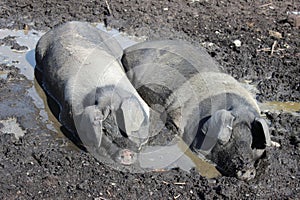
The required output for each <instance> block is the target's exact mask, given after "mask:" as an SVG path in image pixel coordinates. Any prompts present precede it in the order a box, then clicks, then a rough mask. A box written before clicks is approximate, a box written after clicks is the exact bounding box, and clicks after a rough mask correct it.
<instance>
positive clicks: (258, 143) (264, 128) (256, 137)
mask: <svg viewBox="0 0 300 200" xmlns="http://www.w3.org/2000/svg"><path fill="white" fill-rule="evenodd" d="M251 132H252V138H253V140H252V145H251V147H252V149H265V148H266V146H270V145H271V138H270V132H269V127H268V125H267V122H266V121H265V120H264V119H262V118H255V120H254V121H253V123H252V125H251Z"/></svg>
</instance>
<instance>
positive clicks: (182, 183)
mask: <svg viewBox="0 0 300 200" xmlns="http://www.w3.org/2000/svg"><path fill="white" fill-rule="evenodd" d="M174 185H186V183H184V182H178V183H174Z"/></svg>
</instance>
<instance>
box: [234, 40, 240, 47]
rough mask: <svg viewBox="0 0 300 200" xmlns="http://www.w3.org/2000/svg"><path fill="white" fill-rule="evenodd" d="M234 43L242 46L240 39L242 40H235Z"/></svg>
mask: <svg viewBox="0 0 300 200" xmlns="http://www.w3.org/2000/svg"><path fill="white" fill-rule="evenodd" d="M233 44H234V45H235V46H236V47H240V46H242V42H241V41H240V40H238V39H237V40H234V41H233Z"/></svg>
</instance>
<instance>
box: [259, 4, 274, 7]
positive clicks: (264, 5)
mask: <svg viewBox="0 0 300 200" xmlns="http://www.w3.org/2000/svg"><path fill="white" fill-rule="evenodd" d="M272 4H273V3H266V4H263V5H260V6H259V7H260V8H263V7H266V6H270V5H272Z"/></svg>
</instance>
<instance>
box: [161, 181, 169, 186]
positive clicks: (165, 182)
mask: <svg viewBox="0 0 300 200" xmlns="http://www.w3.org/2000/svg"><path fill="white" fill-rule="evenodd" d="M162 182H163V183H164V184H166V185H169V184H170V183H168V182H167V181H162Z"/></svg>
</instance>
